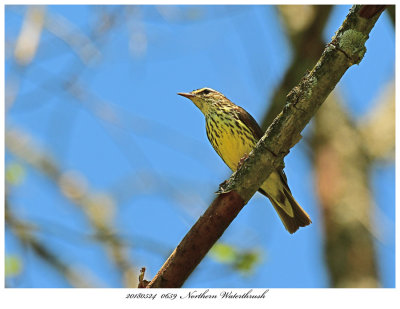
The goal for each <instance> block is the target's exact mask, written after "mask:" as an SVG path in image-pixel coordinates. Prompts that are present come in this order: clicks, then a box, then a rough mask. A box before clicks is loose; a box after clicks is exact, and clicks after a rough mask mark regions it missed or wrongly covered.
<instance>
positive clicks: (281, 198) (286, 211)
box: [260, 186, 311, 234]
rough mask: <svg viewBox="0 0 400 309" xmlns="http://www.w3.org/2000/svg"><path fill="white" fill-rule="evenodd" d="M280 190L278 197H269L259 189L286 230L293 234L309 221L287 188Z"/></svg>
mask: <svg viewBox="0 0 400 309" xmlns="http://www.w3.org/2000/svg"><path fill="white" fill-rule="evenodd" d="M281 189H282V190H281V191H280V192H279V194H278V197H274V196H271V195H269V194H267V193H266V192H265V191H264V190H262V189H260V192H261V193H262V194H264V195H266V196H267V197H268V198H269V200H270V201H271V203H272V205H273V206H274V208H275V210H276V212H277V213H278V215H279V217H280V218H281V221H282V223H283V225H284V226H285V228H286V230H288V232H289V233H290V234H293V233H294V232H296V231H297V230H298V229H299V227H303V226H307V225H309V224H310V223H311V219H310V217H309V215H308V214H307V213H306V212H305V210H304V209H303V208H301V206H300V205H299V204H298V203H297V202H296V200H295V199H294V197H293V196H292V193H291V192H290V190H289V188H287V187H286V186H283V187H282V188H281Z"/></svg>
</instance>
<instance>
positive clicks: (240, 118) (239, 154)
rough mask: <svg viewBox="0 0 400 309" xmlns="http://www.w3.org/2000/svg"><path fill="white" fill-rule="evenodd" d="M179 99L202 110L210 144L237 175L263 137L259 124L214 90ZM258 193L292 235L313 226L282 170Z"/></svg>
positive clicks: (180, 93) (243, 110) (194, 93)
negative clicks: (294, 195)
mask: <svg viewBox="0 0 400 309" xmlns="http://www.w3.org/2000/svg"><path fill="white" fill-rule="evenodd" d="M178 95H180V96H183V97H185V98H188V99H190V100H191V101H192V102H193V103H194V104H195V105H196V106H197V107H198V108H199V109H200V111H201V112H202V113H203V115H204V116H205V122H206V133H207V137H208V140H209V141H210V143H211V145H212V146H213V148H214V150H215V151H216V152H217V154H218V155H219V156H220V157H221V158H222V160H223V161H224V162H225V164H226V165H227V166H228V167H229V168H230V169H231V170H232V171H236V170H237V168H238V166H240V165H241V163H242V162H243V160H244V159H245V158H246V157H247V156H248V154H249V153H250V152H251V151H252V150H253V149H254V147H255V146H256V144H257V142H258V141H259V140H260V138H261V137H262V136H263V131H262V130H261V128H260V126H259V125H258V123H257V121H256V120H255V119H254V118H253V117H252V116H251V115H250V114H249V113H248V112H247V111H246V110H245V109H243V108H242V107H240V106H238V105H236V104H234V103H233V102H231V101H230V100H229V99H228V98H226V97H225V96H224V95H223V94H222V93H220V92H218V91H216V90H214V89H211V88H207V87H206V88H201V89H197V90H193V91H191V92H187V93H185V92H179V93H178ZM258 191H259V192H260V193H261V194H263V195H265V196H266V197H268V199H269V200H270V201H271V204H272V205H273V206H274V209H275V210H276V212H277V213H278V215H279V217H280V219H281V221H282V223H283V225H284V226H285V228H286V230H287V231H288V232H289V233H290V234H293V233H294V232H296V231H297V230H298V229H299V228H300V227H304V226H307V225H309V224H310V223H311V219H310V216H309V215H308V214H307V212H306V211H305V210H304V209H303V208H302V207H301V206H300V205H299V203H297V201H296V200H295V199H294V197H293V195H292V193H291V191H290V189H289V186H288V182H287V178H286V175H285V173H284V171H283V168H279V169H276V170H274V171H272V173H271V174H270V175H269V176H268V178H267V179H266V180H265V181H264V183H263V184H262V185H261V187H260V188H259V190H258Z"/></svg>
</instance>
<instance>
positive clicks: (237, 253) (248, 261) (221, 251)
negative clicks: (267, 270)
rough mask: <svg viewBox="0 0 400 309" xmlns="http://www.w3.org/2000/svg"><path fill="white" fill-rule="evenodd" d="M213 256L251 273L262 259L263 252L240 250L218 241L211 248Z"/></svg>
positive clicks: (234, 267) (219, 260)
mask: <svg viewBox="0 0 400 309" xmlns="http://www.w3.org/2000/svg"><path fill="white" fill-rule="evenodd" d="M210 252H211V256H212V257H213V258H214V259H215V260H217V261H218V262H221V263H224V264H228V265H229V266H231V267H232V268H233V269H235V270H237V271H239V272H241V273H243V274H249V273H251V272H252V271H253V270H254V268H255V266H256V265H257V264H258V263H259V262H260V261H261V253H260V251H258V250H253V249H250V250H245V249H243V250H239V249H236V248H235V247H233V246H230V245H227V244H221V243H217V244H215V245H214V247H212V249H211V250H210Z"/></svg>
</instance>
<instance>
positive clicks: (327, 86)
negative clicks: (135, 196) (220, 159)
mask: <svg viewBox="0 0 400 309" xmlns="http://www.w3.org/2000/svg"><path fill="white" fill-rule="evenodd" d="M384 8H385V7H384V6H360V5H355V6H353V7H352V8H351V9H350V12H349V14H348V15H347V17H346V19H345V21H344V22H343V24H342V26H341V27H340V28H339V30H338V31H337V32H336V34H335V36H334V37H333V38H332V41H331V42H330V43H329V44H328V45H327V46H326V48H325V50H324V52H323V54H322V56H321V58H320V59H319V61H318V62H317V64H316V65H315V66H314V68H313V69H312V70H311V72H309V73H308V74H307V75H306V76H305V77H303V79H302V80H301V81H300V83H299V84H298V85H297V86H296V87H295V88H293V89H292V91H291V92H290V93H289V94H288V96H287V102H286V103H287V104H286V105H285V107H284V109H283V111H282V112H281V113H280V114H279V115H278V116H277V117H276V118H275V120H274V121H273V123H272V124H271V126H270V127H269V128H268V130H267V131H266V133H265V134H264V136H263V137H262V138H261V140H260V141H259V142H258V143H257V146H256V147H255V149H254V150H253V151H252V152H251V153H250V155H249V157H248V159H247V160H245V162H244V163H243V165H242V166H241V168H240V169H238V171H236V172H235V173H233V174H232V176H231V177H230V179H229V180H228V181H227V182H226V183H225V184H224V185H222V186H221V188H220V191H219V193H220V194H219V195H218V197H217V198H216V199H215V200H214V201H213V203H212V205H211V206H210V207H209V208H208V209H207V210H206V212H205V214H204V215H203V216H201V217H200V219H199V220H198V221H197V222H196V223H195V225H194V226H193V227H192V228H191V229H190V231H189V232H188V233H187V234H186V236H185V237H184V239H183V240H182V241H181V243H180V244H179V245H178V247H177V248H176V249H175V250H174V252H173V253H172V254H171V256H170V257H169V258H168V260H167V261H166V262H165V263H164V265H163V266H162V268H161V269H160V270H159V272H158V273H157V275H156V276H155V277H154V278H153V280H152V281H151V282H150V283H149V284H148V286H147V287H149V288H167V287H170V288H171V287H174V288H176V287H181V286H182V285H183V283H184V282H185V280H186V279H187V277H188V276H189V275H190V274H191V272H192V271H193V270H194V269H195V267H196V266H197V265H198V264H199V263H200V261H201V260H202V259H203V257H204V256H205V255H206V253H207V252H208V251H209V249H210V248H211V247H212V246H213V245H214V243H215V242H216V241H217V240H218V238H219V237H220V236H221V235H222V233H223V232H224V231H225V229H226V228H227V227H228V226H229V224H230V223H231V222H232V221H233V219H234V218H235V217H236V216H237V214H238V213H239V211H240V210H241V209H242V208H243V207H244V205H245V204H246V203H247V202H248V201H249V200H250V198H251V197H252V196H253V195H254V193H255V192H256V191H257V190H258V188H259V187H260V186H261V184H262V183H263V182H264V181H265V180H266V179H267V178H268V176H269V174H270V173H271V172H272V171H273V170H274V169H276V168H278V167H280V166H281V165H282V162H283V158H284V157H285V155H286V154H288V152H289V150H290V148H292V147H293V146H294V145H295V144H296V143H297V142H298V141H299V140H300V139H301V135H300V133H301V131H302V130H303V129H304V127H305V126H306V125H307V124H308V122H309V121H310V120H311V118H312V117H313V115H314V114H315V113H316V111H317V110H318V108H319V107H320V106H321V104H322V103H323V102H324V101H325V99H326V98H327V96H328V95H329V93H330V92H331V91H332V90H333V89H334V88H335V86H336V84H337V83H338V82H339V80H340V78H341V77H342V76H343V74H344V73H345V72H346V71H347V69H348V68H349V67H350V66H352V65H353V64H358V63H359V62H360V61H361V60H362V58H363V56H364V54H365V52H366V48H365V42H366V41H367V39H368V37H369V33H370V31H371V29H372V28H373V26H374V25H375V22H376V21H377V19H378V18H379V16H380V14H381V13H382V11H383V10H384Z"/></svg>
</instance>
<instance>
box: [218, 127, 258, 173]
mask: <svg viewBox="0 0 400 309" xmlns="http://www.w3.org/2000/svg"><path fill="white" fill-rule="evenodd" d="M218 143H219V145H218V150H217V149H216V150H217V152H218V153H219V155H220V156H221V158H222V159H223V160H224V161H225V163H226V165H228V166H229V168H230V169H231V170H232V171H236V170H237V167H238V163H239V161H240V159H241V158H243V157H244V156H245V155H248V154H249V153H250V152H251V151H252V150H253V148H254V146H255V143H254V142H252V141H249V140H247V139H245V138H244V137H243V139H242V138H241V136H236V135H233V136H232V135H228V134H226V133H225V132H224V133H222V134H220V138H219V139H218ZM214 148H215V147H214Z"/></svg>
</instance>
